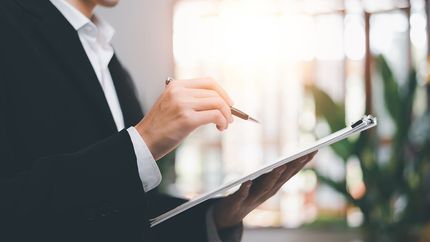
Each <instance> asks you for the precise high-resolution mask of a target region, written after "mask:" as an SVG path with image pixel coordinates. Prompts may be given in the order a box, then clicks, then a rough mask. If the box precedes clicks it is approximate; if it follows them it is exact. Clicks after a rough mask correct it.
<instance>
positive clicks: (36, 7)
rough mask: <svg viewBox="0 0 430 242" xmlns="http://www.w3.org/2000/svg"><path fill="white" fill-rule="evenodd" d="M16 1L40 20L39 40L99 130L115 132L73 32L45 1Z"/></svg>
mask: <svg viewBox="0 0 430 242" xmlns="http://www.w3.org/2000/svg"><path fill="white" fill-rule="evenodd" d="M19 1H20V3H21V5H22V6H23V7H25V8H26V9H27V10H29V11H31V12H33V13H34V14H36V15H37V16H39V17H40V21H39V23H38V27H39V32H40V34H41V35H42V38H44V39H45V40H46V42H47V46H49V48H50V49H51V51H52V53H53V55H54V58H56V60H58V62H59V64H60V66H61V67H62V68H63V70H64V71H65V73H66V74H67V76H68V79H69V80H71V81H72V82H73V84H74V85H75V86H76V87H77V88H78V90H79V91H80V92H81V93H82V94H83V98H85V99H87V101H88V104H89V105H91V107H92V108H93V109H94V111H95V114H96V115H95V116H96V118H98V119H99V120H98V121H99V123H100V124H101V128H102V129H103V131H104V132H106V134H110V133H112V132H113V131H116V126H115V122H114V119H113V116H112V113H111V112H110V109H109V106H108V104H107V101H106V97H105V95H104V93H103V90H102V87H101V85H100V83H99V81H98V79H97V76H96V74H95V72H94V70H93V68H92V65H91V62H90V61H89V59H88V57H87V55H86V53H85V50H84V48H83V47H82V44H81V42H80V39H79V36H78V33H77V32H76V30H75V29H74V28H73V27H72V26H71V25H70V23H69V22H68V21H67V20H66V19H65V18H64V17H63V15H62V14H61V13H60V12H59V11H58V10H57V9H56V8H55V7H54V6H53V5H52V4H51V3H50V2H49V1H47V0H44V1H34V0H19ZM77 118H78V117H77Z"/></svg>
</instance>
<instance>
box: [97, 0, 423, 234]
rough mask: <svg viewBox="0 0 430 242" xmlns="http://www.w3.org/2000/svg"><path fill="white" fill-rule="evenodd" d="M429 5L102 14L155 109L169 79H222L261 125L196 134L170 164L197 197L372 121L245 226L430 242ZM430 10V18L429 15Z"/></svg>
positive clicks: (166, 183)
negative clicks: (373, 124) (375, 122)
mask: <svg viewBox="0 0 430 242" xmlns="http://www.w3.org/2000/svg"><path fill="white" fill-rule="evenodd" d="M429 5H430V3H429V2H428V0H410V1H408V0H378V1H375V0H368V1H365V0H176V1H174V0H157V1H149V0H145V1H122V2H121V3H120V5H119V6H118V7H116V8H115V9H99V14H101V15H103V16H104V17H105V18H106V19H108V21H110V22H111V23H112V24H113V25H114V26H115V28H116V30H117V34H116V37H115V41H114V46H115V48H116V51H117V53H118V55H119V57H120V59H122V61H123V62H124V63H125V65H126V66H127V67H128V68H129V70H130V72H131V73H132V75H133V77H134V79H135V81H136V85H137V87H138V89H139V93H140V96H141V101H142V103H143V104H144V106H145V109H147V110H148V109H149V108H150V107H151V105H152V104H153V103H154V102H155V100H156V98H157V96H158V95H159V94H160V93H161V91H162V90H163V88H164V87H163V85H164V80H165V78H166V77H167V76H174V77H175V78H177V79H183V78H193V77H202V76H210V77H213V78H215V79H216V80H217V81H219V82H220V83H221V84H222V86H224V87H225V89H226V90H227V91H228V92H229V93H230V96H232V97H233V99H234V101H235V106H237V107H239V108H240V109H242V110H244V111H246V112H247V113H250V114H252V115H253V116H255V117H256V118H257V119H259V120H260V121H261V122H262V124H261V125H255V124H252V123H248V122H245V121H240V120H236V122H235V123H234V124H233V125H232V126H231V127H230V128H229V130H228V131H225V132H224V133H222V134H220V133H219V132H218V131H217V130H216V129H215V128H214V127H204V128H201V129H199V130H197V131H196V132H194V133H193V134H192V135H191V136H190V137H189V138H188V139H187V140H185V142H184V143H183V144H182V145H181V146H180V147H179V148H178V149H177V150H176V151H175V152H173V153H172V154H170V155H169V156H168V157H166V158H165V159H163V160H162V161H160V163H159V164H160V166H161V168H162V170H163V184H162V186H161V189H162V190H163V192H166V193H170V194H173V195H177V196H182V197H187V198H192V197H194V196H196V195H198V194H201V193H204V192H207V191H210V190H212V189H214V188H216V187H217V186H219V185H221V184H224V183H226V182H228V181H231V180H232V179H235V178H237V177H239V176H242V175H244V174H246V173H248V172H250V171H252V170H254V169H256V168H257V167H260V166H262V165H264V164H267V163H270V162H274V161H276V160H277V159H279V158H280V157H283V156H285V155H287V154H288V153H290V152H293V151H294V150H296V149H297V148H299V147H300V146H303V145H305V144H309V143H312V142H313V141H315V140H316V139H318V138H320V137H323V136H325V135H327V134H329V133H331V132H333V131H336V130H338V129H341V128H343V127H345V126H346V125H348V124H350V123H351V122H353V121H355V120H357V119H359V118H361V117H362V116H363V115H364V114H373V115H374V116H377V117H378V119H379V126H378V127H377V128H376V129H374V130H371V131H369V132H366V133H364V134H362V135H360V136H356V137H353V138H351V139H349V140H346V141H343V142H341V143H338V144H337V145H335V146H333V147H331V148H327V149H324V150H321V151H320V152H319V154H318V156H317V158H316V159H315V161H314V162H312V163H311V164H310V165H309V166H308V167H307V168H306V169H305V170H303V171H302V172H301V173H300V174H298V175H297V176H296V177H295V178H294V179H292V180H291V181H290V182H289V183H288V184H286V185H285V186H284V187H283V188H282V189H281V191H280V192H279V193H278V194H277V195H276V196H275V197H273V198H272V199H271V200H269V201H268V202H266V203H265V204H263V205H262V206H261V207H260V208H258V209H256V210H255V211H254V212H253V213H251V214H250V215H249V216H248V217H247V218H246V219H245V225H246V228H247V229H246V232H245V234H244V241H245V242H252V241H263V240H266V241H273V242H276V241H303V242H306V241H315V240H318V241H321V242H323V241H354V242H358V241H387V242H388V241H390V242H391V241H399V242H400V241H430V112H429V107H430V75H429V71H430V69H429V68H430V65H429V63H430V62H429V60H430V59H429V58H428V57H429V48H428V46H429V38H428V36H429V31H428V29H429V28H428V26H429V24H430V21H429V18H428V15H427V14H426V13H428V12H429V11H428V10H429V9H430V6H429ZM426 10H427V11H426Z"/></svg>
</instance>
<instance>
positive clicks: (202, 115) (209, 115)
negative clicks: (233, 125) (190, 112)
mask: <svg viewBox="0 0 430 242" xmlns="http://www.w3.org/2000/svg"><path fill="white" fill-rule="evenodd" d="M192 122H193V126H194V127H199V126H202V125H206V124H210V123H213V124H215V125H216V126H217V128H218V129H219V130H220V131H223V130H225V129H227V128H228V121H227V119H226V118H225V117H224V115H223V114H222V113H221V111H219V110H218V109H214V110H207V111H200V112H195V114H194V118H193V121H192Z"/></svg>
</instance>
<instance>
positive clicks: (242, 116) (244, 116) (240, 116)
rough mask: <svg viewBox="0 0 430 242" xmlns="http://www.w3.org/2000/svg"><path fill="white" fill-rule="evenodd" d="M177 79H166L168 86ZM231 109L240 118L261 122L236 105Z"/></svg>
mask: <svg viewBox="0 0 430 242" xmlns="http://www.w3.org/2000/svg"><path fill="white" fill-rule="evenodd" d="M174 80H175V79H173V78H171V77H168V78H167V79H166V86H167V85H169V83H171V82H172V81H174ZM230 110H231V114H232V115H234V116H236V117H238V118H240V119H243V120H248V121H252V122H255V123H258V124H259V123H260V122H259V121H258V120H257V119H255V118H253V117H251V116H250V115H248V114H246V113H244V112H242V111H240V110H239V109H237V108H234V107H230Z"/></svg>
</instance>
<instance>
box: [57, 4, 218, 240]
mask: <svg viewBox="0 0 430 242" xmlns="http://www.w3.org/2000/svg"><path fill="white" fill-rule="evenodd" d="M50 1H51V3H52V4H53V5H54V6H55V7H56V8H57V9H58V10H59V11H60V12H61V14H63V16H64V17H65V18H66V19H67V21H68V22H69V23H70V24H71V25H72V26H73V28H74V29H75V30H76V31H77V32H78V35H79V39H80V40H81V43H82V46H83V47H84V50H85V52H86V54H87V56H88V59H89V60H90V62H91V65H92V67H93V69H94V72H95V73H96V75H97V79H98V81H99V82H100V85H101V87H102V89H103V92H104V95H105V97H106V100H107V102H108V105H109V108H110V111H111V113H112V116H113V119H114V121H115V125H116V127H117V129H118V131H119V130H122V129H124V128H125V125H124V117H123V114H122V110H121V106H120V104H119V100H118V95H117V93H116V90H115V86H114V83H113V81H112V77H111V74H110V71H109V68H108V65H109V62H110V61H111V59H112V57H113V54H114V50H113V48H112V46H111V44H110V41H111V40H112V38H113V36H114V34H115V30H114V29H113V27H112V26H111V25H109V24H108V23H107V22H106V21H104V20H103V19H101V18H99V17H97V16H95V15H94V16H93V17H92V19H91V20H90V19H89V18H87V17H86V16H85V15H83V14H82V13H81V12H80V11H79V10H77V9H76V8H75V7H73V6H72V5H71V4H70V3H68V2H67V1H66V0H50ZM127 131H128V134H129V135H130V139H131V141H132V143H133V148H134V152H135V154H136V159H137V166H138V171H139V177H140V179H141V181H142V184H143V188H144V190H145V192H148V191H150V190H152V189H154V188H155V187H157V186H158V185H159V184H160V182H161V179H162V177H161V173H160V170H159V168H158V166H157V163H156V162H155V160H154V158H153V156H152V154H151V152H150V151H149V149H148V146H147V145H146V144H145V142H144V140H143V138H142V137H141V136H140V134H139V133H138V132H137V130H136V129H135V128H134V127H130V128H128V129H127ZM206 225H207V226H206V227H207V233H208V239H209V241H210V242H221V240H220V238H219V235H218V232H217V228H216V226H215V223H214V219H213V215H212V208H211V209H209V210H208V212H207V214H206Z"/></svg>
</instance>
